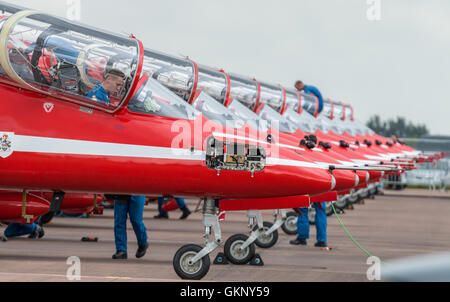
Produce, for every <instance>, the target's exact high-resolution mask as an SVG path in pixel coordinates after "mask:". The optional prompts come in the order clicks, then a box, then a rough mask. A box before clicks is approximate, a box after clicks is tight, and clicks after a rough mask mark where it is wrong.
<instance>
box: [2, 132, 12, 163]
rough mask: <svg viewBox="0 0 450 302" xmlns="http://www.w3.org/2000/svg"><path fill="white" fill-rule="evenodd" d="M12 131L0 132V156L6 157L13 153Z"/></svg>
mask: <svg viewBox="0 0 450 302" xmlns="http://www.w3.org/2000/svg"><path fill="white" fill-rule="evenodd" d="M13 140H14V133H11V132H0V157H1V158H7V157H8V156H10V155H11V154H12V153H13Z"/></svg>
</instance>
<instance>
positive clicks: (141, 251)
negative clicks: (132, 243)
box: [136, 242, 148, 258]
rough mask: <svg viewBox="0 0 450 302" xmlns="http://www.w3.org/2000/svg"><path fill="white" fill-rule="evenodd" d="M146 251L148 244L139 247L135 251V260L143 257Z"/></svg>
mask: <svg viewBox="0 0 450 302" xmlns="http://www.w3.org/2000/svg"><path fill="white" fill-rule="evenodd" d="M147 249H148V242H147V243H146V244H145V245H143V246H139V248H138V250H137V251H136V258H142V257H144V255H145V253H146V252H147Z"/></svg>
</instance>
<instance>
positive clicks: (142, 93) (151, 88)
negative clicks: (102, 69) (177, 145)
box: [128, 77, 199, 120]
mask: <svg viewBox="0 0 450 302" xmlns="http://www.w3.org/2000/svg"><path fill="white" fill-rule="evenodd" d="M128 110H130V111H132V112H137V113H144V114H152V115H159V116H165V117H172V118H176V119H187V120H194V119H195V118H196V117H197V116H198V115H199V112H198V111H196V110H194V108H192V106H191V105H189V104H188V103H186V102H185V101H184V100H183V99H181V98H180V97H179V96H177V95H176V94H175V93H173V92H172V91H170V90H169V89H167V88H166V87H164V86H163V85H162V84H160V83H159V82H158V81H156V80H155V79H153V78H150V77H149V78H147V80H146V81H145V83H143V84H142V85H141V87H140V88H139V89H138V91H137V92H136V94H135V95H134V96H133V98H132V99H131V101H130V102H129V103H128Z"/></svg>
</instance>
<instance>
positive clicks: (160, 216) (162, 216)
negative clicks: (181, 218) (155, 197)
mask: <svg viewBox="0 0 450 302" xmlns="http://www.w3.org/2000/svg"><path fill="white" fill-rule="evenodd" d="M153 218H156V219H169V214H167V213H166V214H161V213H159V214H158V215H156V216H153Z"/></svg>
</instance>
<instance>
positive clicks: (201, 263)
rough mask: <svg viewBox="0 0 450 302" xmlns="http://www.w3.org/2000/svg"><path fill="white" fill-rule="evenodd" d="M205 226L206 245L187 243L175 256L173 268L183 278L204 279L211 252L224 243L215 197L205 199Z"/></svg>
mask: <svg viewBox="0 0 450 302" xmlns="http://www.w3.org/2000/svg"><path fill="white" fill-rule="evenodd" d="M203 226H204V227H205V236H204V237H205V241H206V242H205V247H204V248H202V247H201V246H199V245H195V244H187V245H184V246H182V247H181V248H180V249H179V250H178V251H177V252H176V253H175V256H174V257H173V268H174V269H175V272H176V273H177V275H178V276H179V277H180V278H181V279H189V280H200V279H202V278H203V277H204V276H205V275H206V274H207V273H208V271H209V267H210V259H209V254H210V253H211V252H212V251H214V250H215V249H216V248H217V247H218V246H219V245H220V244H221V243H222V232H221V230H220V225H219V219H218V209H217V208H216V206H215V202H214V199H210V198H205V199H204V203H203ZM211 231H212V232H213V233H214V239H212V238H211Z"/></svg>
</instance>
